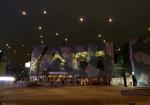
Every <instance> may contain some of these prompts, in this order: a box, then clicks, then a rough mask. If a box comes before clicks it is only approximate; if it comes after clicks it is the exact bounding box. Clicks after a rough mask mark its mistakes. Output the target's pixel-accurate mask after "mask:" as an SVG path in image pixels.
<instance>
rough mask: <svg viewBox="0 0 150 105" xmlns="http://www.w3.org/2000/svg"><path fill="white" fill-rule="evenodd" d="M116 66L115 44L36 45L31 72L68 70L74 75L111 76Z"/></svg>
mask: <svg viewBox="0 0 150 105" xmlns="http://www.w3.org/2000/svg"><path fill="white" fill-rule="evenodd" d="M113 66H114V54H113V44H112V43H105V44H101V45H87V46H82V45H76V46H60V47H51V48H48V47H46V46H37V47H34V49H33V52H32V59H31V68H30V69H31V74H32V75H42V74H43V73H44V72H47V73H48V72H51V73H52V72H62V71H63V72H67V73H68V74H71V75H72V76H73V77H75V78H76V77H77V76H79V77H99V76H111V74H112V68H113Z"/></svg>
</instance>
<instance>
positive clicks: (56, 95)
mask: <svg viewBox="0 0 150 105" xmlns="http://www.w3.org/2000/svg"><path fill="white" fill-rule="evenodd" d="M126 89H128V90H132V89H133V88H123V87H103V86H83V87H82V86H80V87H76V86H74V87H73V86H72V87H57V88H3V89H0V101H1V102H3V103H15V104H18V105H127V104H128V102H135V105H150V100H149V99H150V96H144V95H143V96H140V95H136V96H123V95H122V94H121V90H126ZM138 92H139V91H138ZM147 92H150V90H149V89H148V90H147ZM4 105H5V104H4Z"/></svg>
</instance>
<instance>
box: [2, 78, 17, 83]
mask: <svg viewBox="0 0 150 105" xmlns="http://www.w3.org/2000/svg"><path fill="white" fill-rule="evenodd" d="M0 81H10V82H13V81H15V78H14V77H0Z"/></svg>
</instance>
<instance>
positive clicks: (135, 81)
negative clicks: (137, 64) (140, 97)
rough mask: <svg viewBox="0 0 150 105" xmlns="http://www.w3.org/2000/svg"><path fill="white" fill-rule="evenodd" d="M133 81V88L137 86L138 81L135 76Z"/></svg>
mask: <svg viewBox="0 0 150 105" xmlns="http://www.w3.org/2000/svg"><path fill="white" fill-rule="evenodd" d="M132 80H133V86H134V87H135V86H136V85H137V80H136V77H135V75H132Z"/></svg>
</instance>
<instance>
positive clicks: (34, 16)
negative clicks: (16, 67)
mask: <svg viewBox="0 0 150 105" xmlns="http://www.w3.org/2000/svg"><path fill="white" fill-rule="evenodd" d="M44 11H45V14H44V13H43V12H44ZM23 12H24V14H23ZM80 19H83V21H81V20H80ZM110 19H112V21H110ZM39 26H41V28H42V29H41V30H39ZM149 27H150V0H0V47H1V49H3V50H4V53H5V55H6V61H9V62H13V64H23V63H24V62H26V61H28V60H30V54H31V51H32V48H33V46H35V45H40V44H41V41H44V44H46V45H47V46H58V45H62V44H63V42H64V40H65V38H67V39H68V43H71V44H87V43H89V44H90V43H95V44H96V43H99V42H100V41H103V40H106V41H111V42H114V44H115V45H117V46H121V45H123V44H124V43H126V42H127V41H128V40H129V38H130V37H133V36H143V35H150V31H149V30H148V28H149ZM56 33H58V36H57V35H56ZM99 34H100V35H101V36H102V37H100V38H99V37H98V35H99Z"/></svg>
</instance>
